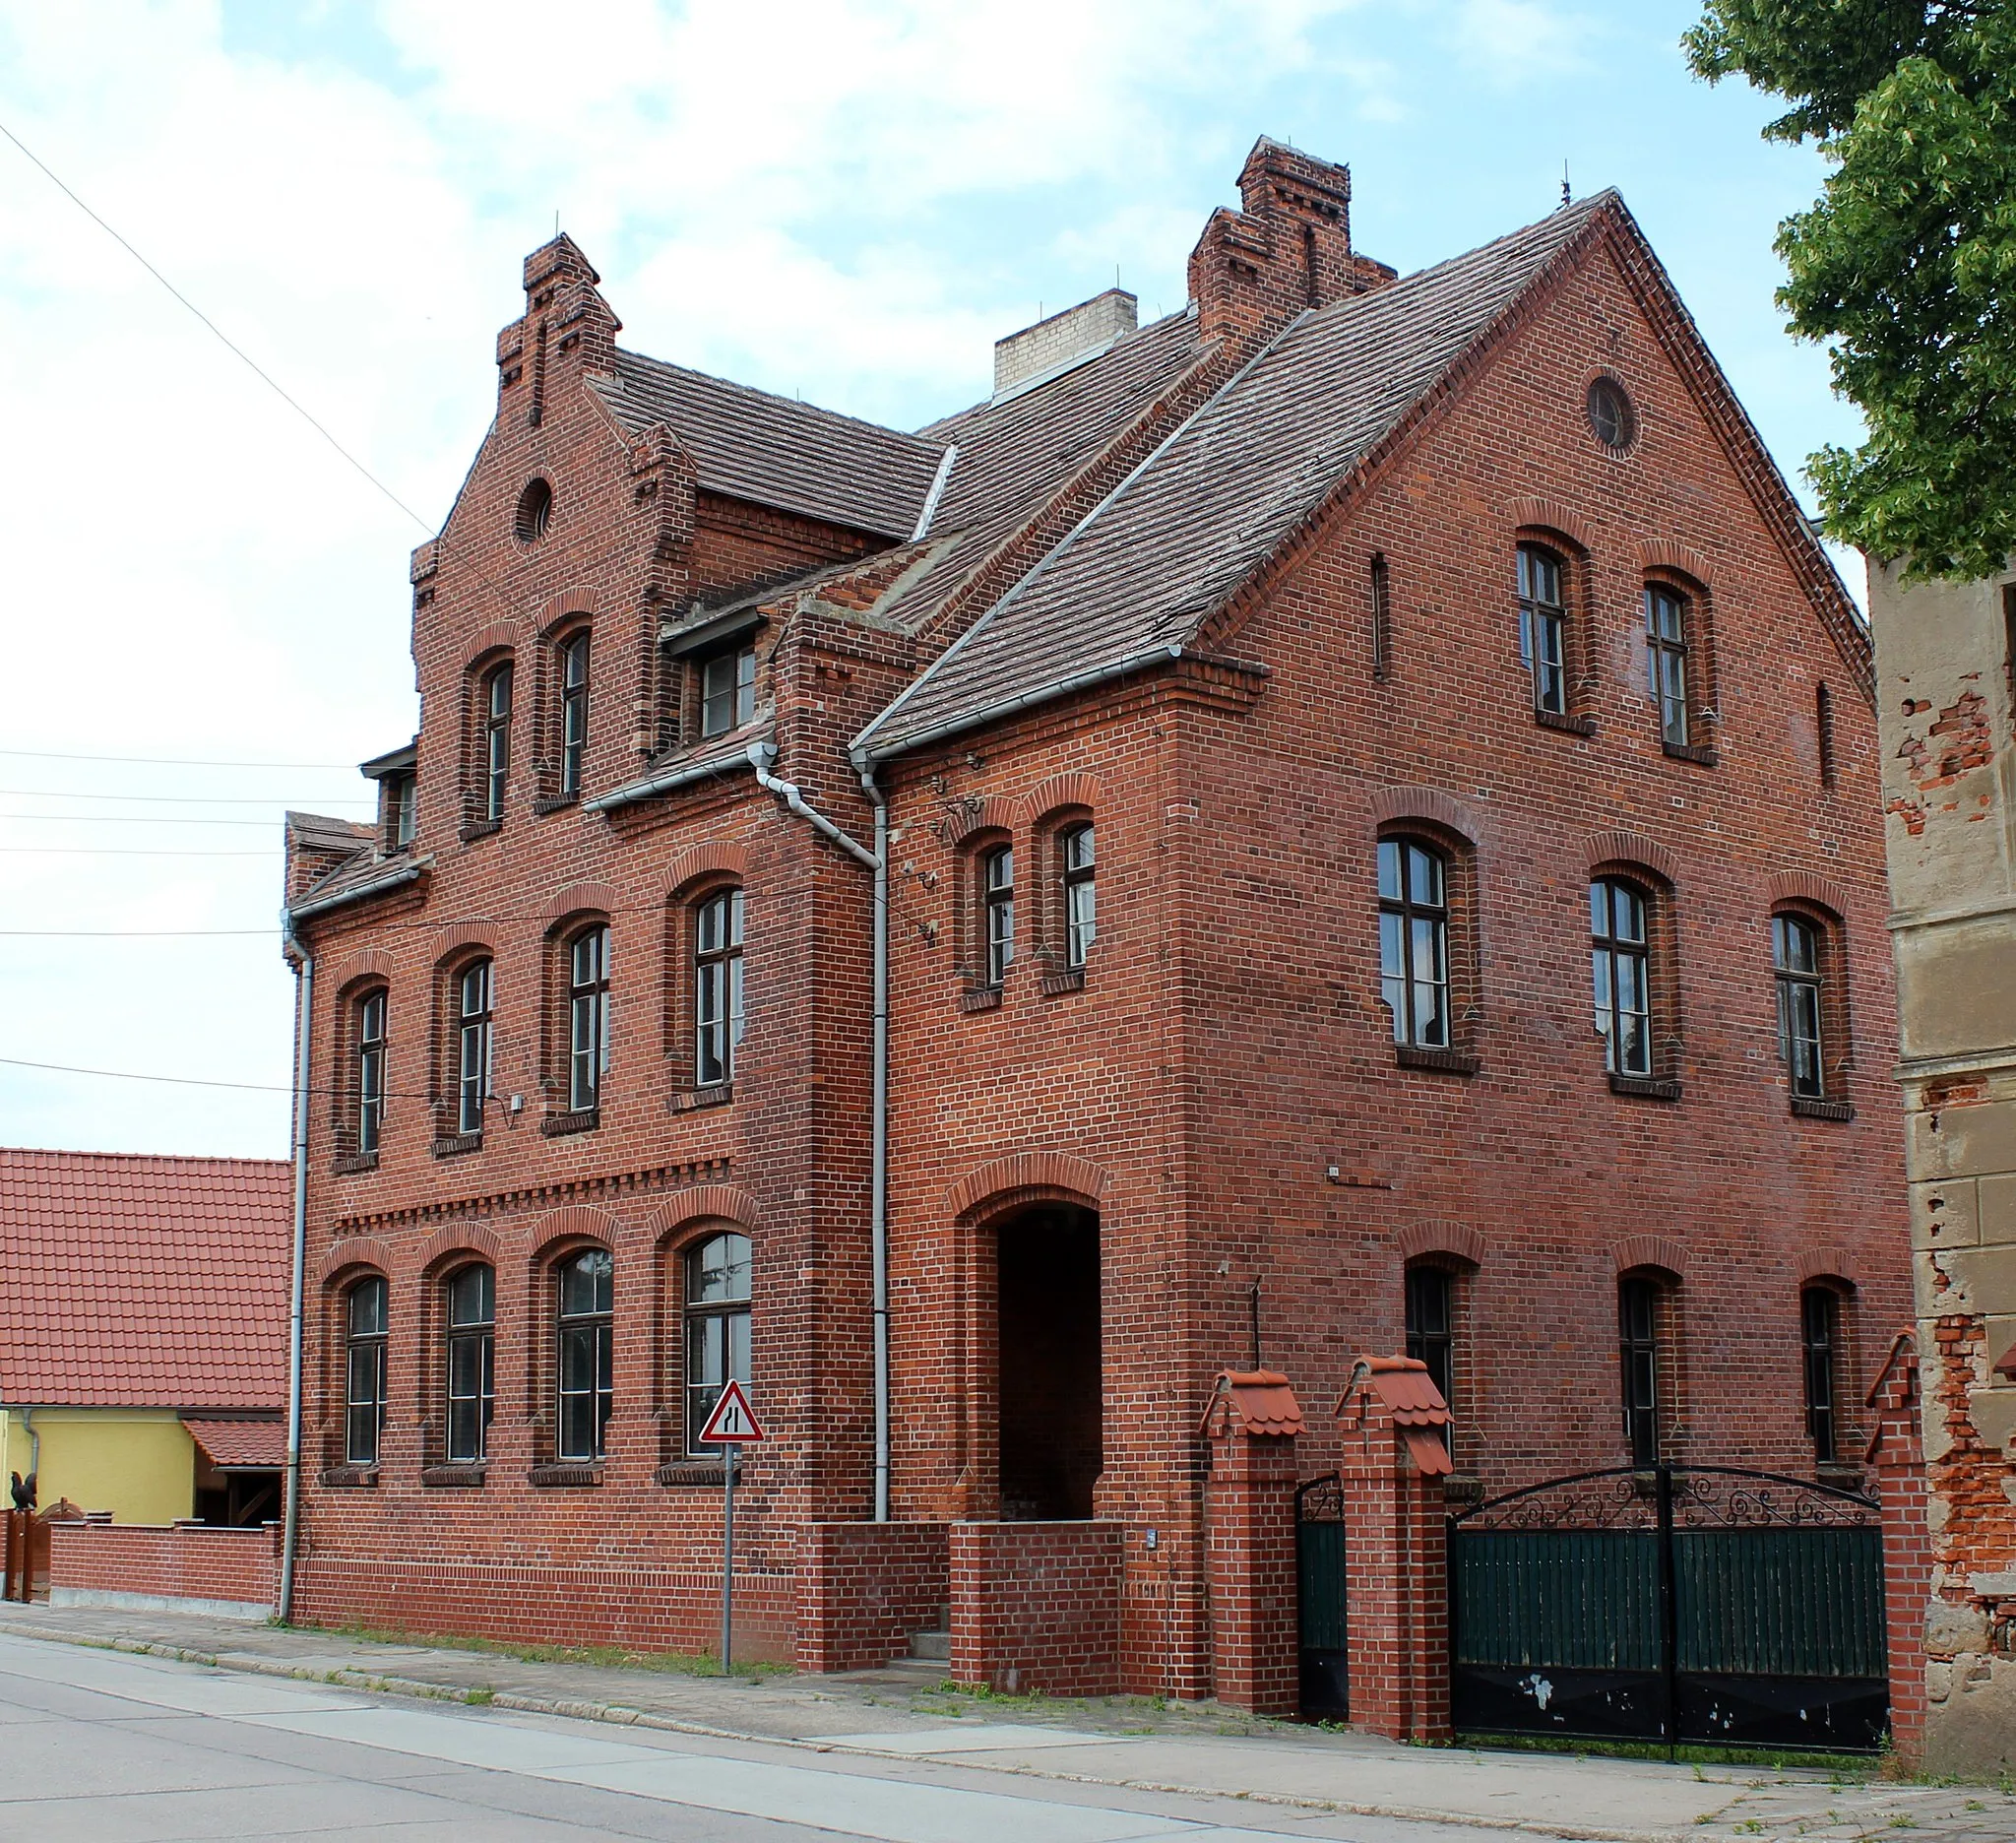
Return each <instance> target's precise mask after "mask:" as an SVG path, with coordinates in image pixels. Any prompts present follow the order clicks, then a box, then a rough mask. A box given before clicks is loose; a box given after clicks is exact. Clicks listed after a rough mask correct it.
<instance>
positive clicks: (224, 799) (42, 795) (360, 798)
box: [0, 750, 370, 818]
mask: <svg viewBox="0 0 2016 1843" xmlns="http://www.w3.org/2000/svg"><path fill="white" fill-rule="evenodd" d="M5 752H6V751H5V750H0V754H4V753H5ZM317 797H318V798H319V797H321V796H320V795H318V796H317ZM0 798H4V799H88V800H145V801H147V802H148V804H150V805H161V806H283V807H284V806H287V805H290V804H292V803H293V802H291V801H289V800H285V799H282V798H281V797H279V796H278V795H277V794H83V793H77V792H73V791H72V790H71V789H69V788H33V787H11V788H0ZM337 803H338V804H341V805H345V806H368V805H369V804H370V796H369V795H368V794H345V795H344V796H343V798H342V799H341V800H340V801H339V802H337ZM37 816H38V817H52V818H53V817H56V816H57V815H55V814H46V815H37Z"/></svg>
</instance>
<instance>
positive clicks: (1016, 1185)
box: [945, 1152, 1106, 1218]
mask: <svg viewBox="0 0 2016 1843" xmlns="http://www.w3.org/2000/svg"><path fill="white" fill-rule="evenodd" d="M1105 1187H1106V1175H1105V1173H1104V1172H1103V1171H1101V1170H1100V1168H1099V1167H1098V1166H1097V1165H1094V1164H1091V1163H1089V1162H1088V1161H1087V1160H1085V1159H1082V1158H1073V1157H1072V1156H1071V1154H1070V1153H1068V1152H1017V1153H1013V1154H1011V1155H1010V1156H1009V1157H1007V1158H1001V1159H995V1160H994V1161H993V1162H992V1163H991V1164H987V1165H982V1166H981V1167H980V1168H979V1169H978V1170H977V1171H974V1172H969V1173H968V1174H967V1175H966V1176H964V1177H962V1178H961V1179H960V1180H959V1181H958V1182H957V1183H956V1184H954V1185H953V1186H952V1188H951V1189H949V1190H948V1191H946V1193H945V1208H946V1212H947V1213H948V1214H949V1215H952V1216H955V1217H960V1218H965V1217H969V1216H972V1215H974V1214H976V1213H985V1214H991V1213H992V1212H993V1210H994V1209H996V1208H998V1207H1002V1206H1005V1205H1006V1204H1007V1203H1008V1202H1009V1201H1010V1199H1012V1198H1014V1197H1015V1196H1017V1195H1018V1194H1019V1193H1020V1192H1023V1191H1028V1190H1042V1191H1048V1192H1051V1193H1062V1194H1065V1195H1068V1196H1070V1197H1072V1198H1075V1199H1076V1200H1077V1201H1079V1202H1081V1203H1083V1204H1084V1205H1085V1207H1086V1208H1087V1209H1097V1208H1098V1207H1099V1200H1100V1198H1101V1196H1102V1195H1103V1194H1104V1191H1105Z"/></svg>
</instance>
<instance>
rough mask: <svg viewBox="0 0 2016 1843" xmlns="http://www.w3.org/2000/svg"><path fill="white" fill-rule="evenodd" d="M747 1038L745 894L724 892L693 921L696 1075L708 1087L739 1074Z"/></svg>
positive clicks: (716, 896) (729, 890)
mask: <svg viewBox="0 0 2016 1843" xmlns="http://www.w3.org/2000/svg"><path fill="white" fill-rule="evenodd" d="M741 1041H742V892H741V891H740V890H738V889H727V890H722V891H721V892H719V893H718V894H717V895H713V896H710V897H709V898H708V899H707V900H706V901H705V902H703V903H702V904H701V905H700V908H699V911H698V913H697V914H696V915H695V917H694V921H693V1079H694V1080H695V1081H697V1082H698V1083H699V1084H700V1085H701V1086H702V1087H703V1088H705V1087H710V1086H712V1085H714V1084H716V1083H719V1082H725V1081H732V1080H734V1077H735V1049H736V1046H737V1045H738V1044H740V1043H741Z"/></svg>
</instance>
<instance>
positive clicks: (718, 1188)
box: [644, 1183, 763, 1241]
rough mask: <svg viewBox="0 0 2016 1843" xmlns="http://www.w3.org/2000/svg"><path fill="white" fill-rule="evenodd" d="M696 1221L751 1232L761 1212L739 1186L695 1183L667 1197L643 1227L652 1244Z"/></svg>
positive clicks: (673, 1235)
mask: <svg viewBox="0 0 2016 1843" xmlns="http://www.w3.org/2000/svg"><path fill="white" fill-rule="evenodd" d="M697 1222H731V1223H733V1224H734V1225H735V1226H736V1227H737V1228H740V1229H748V1230H752V1231H753V1230H756V1229H759V1228H761V1227H762V1224H763V1209H762V1206H761V1205H760V1204H759V1203H758V1202H757V1201H756V1199H755V1198H754V1197H753V1196H751V1195H750V1194H749V1192H748V1191H746V1190H744V1189H743V1188H742V1187H741V1186H740V1185H739V1184H718V1183H717V1184H696V1185H694V1187H693V1188H692V1189H690V1190H681V1191H680V1192H679V1193H678V1195H676V1196H673V1197H667V1198H666V1199H665V1201H664V1202H662V1204H660V1205H659V1207H658V1208H657V1209H655V1210H653V1211H652V1213H651V1215H650V1217H649V1218H648V1219H647V1221H646V1222H645V1225H644V1226H645V1228H646V1229H647V1230H648V1231H649V1232H650V1235H651V1239H652V1240H653V1241H668V1240H670V1239H673V1238H674V1237H675V1236H677V1235H678V1234H679V1233H680V1232H681V1231H682V1230H684V1229H687V1228H689V1227H690V1226H691V1225H692V1224H694V1223H697Z"/></svg>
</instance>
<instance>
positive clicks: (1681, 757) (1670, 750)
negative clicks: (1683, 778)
mask: <svg viewBox="0 0 2016 1843" xmlns="http://www.w3.org/2000/svg"><path fill="white" fill-rule="evenodd" d="M1659 746H1660V748H1661V749H1662V750H1664V751H1665V753H1666V754H1667V755H1668V756H1670V758H1671V759H1672V760H1674V761H1690V762H1698V763H1700V765H1701V766H1702V767H1703V768H1713V767H1714V766H1715V751H1714V750H1713V749H1712V748H1710V747H1709V746H1708V745H1707V744H1706V743H1705V742H1668V741H1665V740H1664V739H1662V741H1661V742H1660V745H1659Z"/></svg>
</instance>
